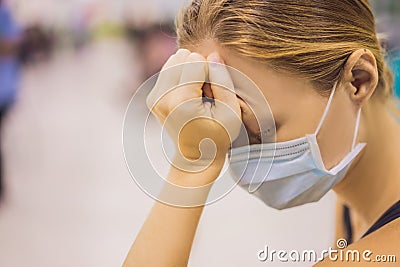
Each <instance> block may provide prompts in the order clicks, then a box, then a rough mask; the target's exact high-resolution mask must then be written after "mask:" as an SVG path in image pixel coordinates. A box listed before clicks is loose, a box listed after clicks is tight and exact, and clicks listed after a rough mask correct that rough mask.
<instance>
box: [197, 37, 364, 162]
mask: <svg viewBox="0 0 400 267" xmlns="http://www.w3.org/2000/svg"><path fill="white" fill-rule="evenodd" d="M189 50H191V51H192V52H197V53H199V54H201V55H203V56H204V57H205V58H206V57H207V56H208V55H209V54H211V53H213V52H217V53H218V54H219V55H220V57H221V59H222V60H223V61H224V63H225V64H226V65H228V66H230V67H232V68H234V69H237V70H238V71H240V72H242V73H244V74H245V75H247V76H248V77H249V78H250V79H251V80H252V81H253V82H254V83H255V84H256V85H257V86H258V88H259V89H260V90H261V92H262V94H263V95H264V96H265V98H266V100H267V102H268V104H269V106H270V109H271V111H272V113H273V116H274V119H275V125H276V142H283V141H288V140H292V139H297V138H300V137H304V136H305V135H306V134H312V133H314V132H315V131H316V129H317V127H318V124H319V122H320V119H321V117H322V115H323V112H324V110H325V108H326V105H327V102H328V98H327V97H323V96H321V94H320V93H319V92H318V91H317V90H316V89H315V88H314V87H313V85H312V84H311V82H310V81H307V80H305V79H302V78H299V77H296V75H295V74H294V75H288V74H283V73H278V72H276V71H274V70H272V69H271V68H269V67H267V66H266V64H263V63H260V62H257V61H255V60H252V59H249V58H246V57H243V56H240V55H238V54H237V53H234V52H232V51H230V50H228V49H226V48H221V47H220V46H218V45H216V44H215V43H214V42H211V41H210V42H204V43H203V44H201V45H199V46H197V47H196V48H189ZM234 83H235V81H234ZM234 85H235V87H240V86H241V85H240V84H234ZM251 89H252V90H254V88H251ZM342 89H343V88H341V87H340V86H339V87H338V88H337V89H336V93H335V95H334V98H333V101H332V105H331V108H330V110H329V113H328V116H327V118H326V119H325V121H324V124H323V125H322V128H321V130H320V132H319V133H318V135H317V140H318V143H319V146H320V149H321V155H322V158H323V160H324V163H325V167H326V168H327V169H330V168H332V167H333V166H335V165H336V164H338V163H339V162H340V161H341V160H342V159H343V157H344V156H345V155H346V154H347V153H348V152H349V151H350V150H351V145H352V141H353V135H354V130H355V124H356V116H357V112H358V110H357V109H356V108H355V107H354V104H353V103H352V101H351V99H350V97H349V95H348V93H346V92H345V90H342ZM241 90H246V88H241ZM246 123H251V122H246V121H245V124H246Z"/></svg>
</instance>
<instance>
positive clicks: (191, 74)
mask: <svg viewBox="0 0 400 267" xmlns="http://www.w3.org/2000/svg"><path fill="white" fill-rule="evenodd" d="M211 60H212V62H218V63H222V61H220V59H219V57H218V56H217V55H214V56H213V57H212V56H209V58H208V62H206V61H207V60H206V59H205V58H203V57H202V56H201V55H199V54H196V53H191V52H190V51H188V50H179V51H178V52H177V53H176V54H175V55H173V56H172V57H171V58H170V59H169V60H168V61H167V63H166V65H165V66H164V68H163V70H164V71H161V73H160V76H159V78H158V81H157V83H156V85H155V87H154V88H153V89H152V91H151V92H150V94H149V96H148V98H147V105H148V107H149V109H150V110H151V111H152V112H153V114H154V115H155V116H156V117H157V118H158V119H159V121H160V123H161V124H162V125H163V127H165V128H166V129H167V131H168V134H169V136H170V137H171V139H172V140H173V141H174V143H175V146H176V147H175V149H176V151H177V153H176V155H175V158H174V159H173V162H174V164H177V166H179V168H175V167H174V166H175V165H173V166H172V167H171V170H170V173H169V175H168V177H167V181H168V182H169V183H165V186H164V188H163V190H162V191H161V193H160V195H159V198H158V199H159V200H162V201H163V202H164V203H172V204H174V205H167V204H163V203H161V202H157V203H155V204H154V206H153V208H152V210H151V212H150V214H149V216H148V218H147V220H146V222H145V223H144V225H143V227H142V229H141V231H140V233H139V235H138V236H137V238H136V241H135V242H134V244H133V246H132V248H131V250H130V252H129V254H128V256H127V258H126V260H125V263H124V265H123V266H124V267H130V266H135V267H141V266H152V267H163V266H165V267H171V266H177V267H181V266H187V264H188V260H189V255H190V250H191V246H192V242H193V239H194V235H195V232H196V228H197V225H198V222H199V220H200V216H201V214H202V211H203V207H204V205H205V203H206V200H207V196H208V194H209V192H210V189H211V187H212V185H213V182H214V181H215V180H216V179H217V178H218V176H219V174H220V172H221V170H222V167H223V165H224V162H225V158H226V153H227V151H228V149H229V147H230V144H231V143H232V141H233V140H235V139H236V138H237V136H238V135H239V132H240V126H241V110H240V106H239V103H238V101H237V98H236V94H235V93H234V92H233V82H232V80H231V78H230V76H229V72H228V70H227V69H226V68H225V67H224V65H222V64H220V65H218V64H210V63H209V62H210V61H211ZM181 63H189V64H185V65H182V67H178V68H177V67H176V66H180V65H179V64H181ZM193 63H196V64H193ZM171 66H175V67H173V68H172V67H171ZM206 72H208V75H209V78H210V81H211V82H212V84H211V86H210V87H211V90H212V93H213V96H214V99H215V103H214V104H213V105H211V104H210V103H204V102H203V99H202V87H203V83H202V82H199V81H205V80H206V79H205V78H206ZM178 81H180V82H179V85H180V86H177V84H176V83H177V82H178ZM193 81H195V83H193ZM182 84H183V85H182ZM171 88H176V89H174V90H172V91H170V90H169V89H171ZM227 88H228V89H227ZM231 88H232V89H231ZM165 92H167V93H165ZM204 140H212V144H213V145H211V144H210V142H209V141H207V142H204V143H203V142H202V141H204ZM188 159H190V161H188ZM182 170H184V171H182ZM171 184H172V185H175V186H172V185H171ZM182 206H184V207H186V208H183V207H182Z"/></svg>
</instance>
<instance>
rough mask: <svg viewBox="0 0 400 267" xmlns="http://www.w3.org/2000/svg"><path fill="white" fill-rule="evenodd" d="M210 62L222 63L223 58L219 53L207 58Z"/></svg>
mask: <svg viewBox="0 0 400 267" xmlns="http://www.w3.org/2000/svg"><path fill="white" fill-rule="evenodd" d="M207 60H208V61H211V62H215V63H221V58H220V57H219V55H218V54H217V53H212V54H210V55H209V56H208V58H207Z"/></svg>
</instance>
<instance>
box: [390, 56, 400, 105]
mask: <svg viewBox="0 0 400 267" xmlns="http://www.w3.org/2000/svg"><path fill="white" fill-rule="evenodd" d="M389 59H390V60H389V62H390V68H391V69H392V71H393V74H394V80H395V82H394V89H395V93H396V96H397V97H398V98H400V49H397V50H396V51H394V52H392V53H391V54H390V56H389Z"/></svg>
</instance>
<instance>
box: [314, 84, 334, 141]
mask: <svg viewBox="0 0 400 267" xmlns="http://www.w3.org/2000/svg"><path fill="white" fill-rule="evenodd" d="M337 85H338V82H335V85H334V86H333V89H332V92H331V95H330V96H329V100H328V104H326V108H325V111H324V114H323V115H322V118H321V120H320V122H319V124H318V127H317V130H316V131H315V135H317V134H318V133H319V131H320V130H321V127H322V124H323V123H324V121H325V119H326V116H327V115H328V112H329V109H330V107H331V104H332V100H333V96H334V94H335V91H336V87H337Z"/></svg>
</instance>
